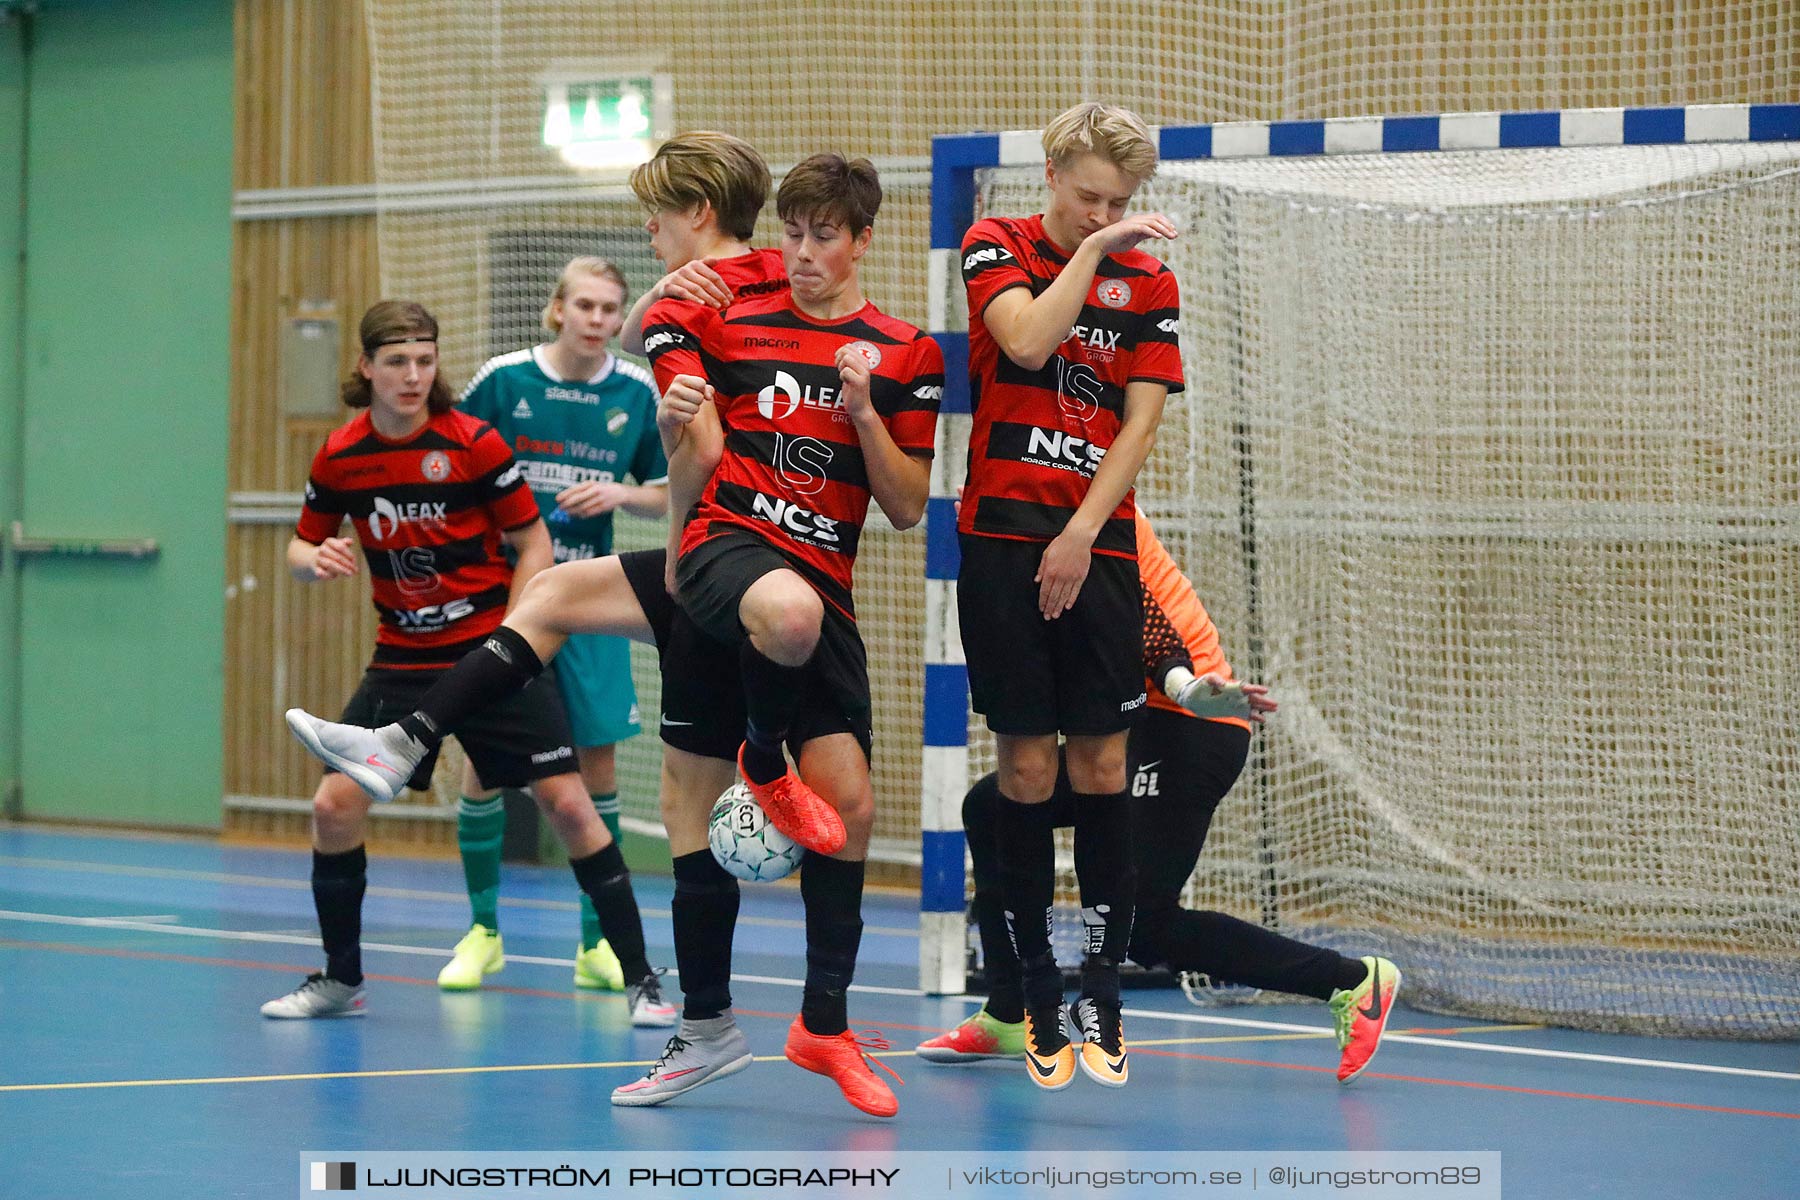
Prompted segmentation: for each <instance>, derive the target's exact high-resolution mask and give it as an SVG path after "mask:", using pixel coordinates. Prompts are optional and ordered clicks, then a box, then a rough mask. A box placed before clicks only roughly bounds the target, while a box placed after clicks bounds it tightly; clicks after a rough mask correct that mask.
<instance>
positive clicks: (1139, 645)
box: [956, 534, 1145, 737]
mask: <svg viewBox="0 0 1800 1200" xmlns="http://www.w3.org/2000/svg"><path fill="white" fill-rule="evenodd" d="M961 541H962V570H961V571H960V572H959V574H958V575H957V579H956V604H957V611H958V616H959V620H960V622H961V625H962V644H963V656H964V659H965V660H966V661H967V663H968V667H969V699H970V701H971V703H972V704H973V705H974V708H975V711H976V712H978V713H981V714H982V715H983V716H985V717H986V718H987V724H988V728H989V729H991V730H993V731H994V732H995V733H1003V734H1008V735H1012V736H1018V737H1029V736H1034V735H1042V734H1048V733H1064V734H1076V735H1086V736H1100V735H1105V734H1111V733H1119V732H1122V731H1124V730H1126V729H1129V728H1131V724H1132V722H1133V720H1134V719H1136V717H1137V715H1138V712H1139V710H1140V709H1142V708H1143V706H1144V700H1145V695H1144V600H1143V589H1142V585H1141V584H1140V583H1139V581H1138V567H1137V563H1136V562H1134V561H1132V560H1131V559H1126V558H1118V557H1115V556H1113V555H1110V554H1096V555H1094V556H1093V563H1092V565H1091V566H1090V567H1089V569H1088V575H1087V580H1086V581H1085V582H1084V583H1083V584H1082V585H1081V592H1080V594H1079V595H1078V596H1076V598H1075V606H1074V607H1073V608H1071V609H1069V611H1067V612H1065V613H1063V614H1062V616H1060V617H1058V618H1057V619H1056V620H1054V621H1046V620H1044V615H1043V613H1042V612H1040V611H1039V609H1038V585H1037V584H1036V583H1035V582H1034V581H1033V579H1032V577H1033V576H1034V575H1036V574H1037V569H1038V562H1039V560H1040V559H1042V558H1043V557H1044V550H1045V548H1046V543H1044V542H1025V541H1019V540H1017V539H1014V538H995V537H978V536H973V535H970V534H963V535H961Z"/></svg>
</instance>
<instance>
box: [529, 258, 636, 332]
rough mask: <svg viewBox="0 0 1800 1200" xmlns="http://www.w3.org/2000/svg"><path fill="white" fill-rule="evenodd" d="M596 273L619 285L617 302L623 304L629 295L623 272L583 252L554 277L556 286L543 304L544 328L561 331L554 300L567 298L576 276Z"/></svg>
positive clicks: (609, 263)
mask: <svg viewBox="0 0 1800 1200" xmlns="http://www.w3.org/2000/svg"><path fill="white" fill-rule="evenodd" d="M581 275H597V276H599V277H600V278H601V279H610V280H612V281H613V282H614V283H616V284H618V285H619V302H620V303H621V304H623V303H624V302H625V301H626V300H627V299H629V298H630V295H631V287H630V285H629V284H627V283H626V282H625V272H623V271H621V270H619V268H617V267H615V266H613V265H612V263H611V262H609V261H607V260H606V259H604V258H600V257H598V256H596V255H593V254H583V255H580V256H579V257H576V258H571V259H570V260H569V261H568V264H567V265H566V266H564V267H563V269H562V274H561V275H558V276H557V277H556V287H555V288H554V289H553V290H552V291H551V293H550V299H549V301H548V302H546V303H545V305H544V313H543V322H544V328H545V329H548V330H549V331H550V332H551V333H561V332H562V320H561V318H559V317H558V316H557V315H556V302H557V301H558V300H567V299H568V298H569V286H570V285H571V284H573V283H574V282H575V280H576V277H577V276H581Z"/></svg>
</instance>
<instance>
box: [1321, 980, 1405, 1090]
mask: <svg viewBox="0 0 1800 1200" xmlns="http://www.w3.org/2000/svg"><path fill="white" fill-rule="evenodd" d="M1363 965H1364V966H1365V967H1367V968H1368V969H1369V973H1368V974H1367V975H1365V976H1364V977H1363V981H1362V982H1361V983H1359V984H1357V985H1356V986H1355V987H1353V988H1350V989H1348V990H1345V989H1342V988H1340V989H1339V990H1337V991H1335V992H1333V993H1332V994H1331V1015H1332V1017H1333V1019H1334V1022H1335V1024H1336V1025H1337V1038H1338V1049H1339V1050H1342V1051H1343V1052H1344V1053H1343V1057H1342V1058H1341V1059H1339V1061H1338V1070H1337V1077H1338V1082H1339V1083H1349V1082H1350V1081H1351V1080H1352V1079H1355V1078H1356V1077H1357V1076H1358V1075H1361V1074H1362V1073H1363V1071H1364V1069H1365V1068H1367V1067H1368V1065H1369V1060H1370V1059H1372V1058H1374V1057H1375V1051H1377V1050H1379V1049H1381V1035H1382V1034H1384V1033H1386V1032H1387V1026H1388V1018H1389V1017H1391V1016H1393V1015H1394V997H1395V996H1397V995H1398V994H1399V992H1400V968H1399V967H1396V966H1395V965H1394V964H1393V963H1391V962H1389V961H1388V960H1387V959H1385V958H1375V957H1373V956H1371V955H1364V956H1363Z"/></svg>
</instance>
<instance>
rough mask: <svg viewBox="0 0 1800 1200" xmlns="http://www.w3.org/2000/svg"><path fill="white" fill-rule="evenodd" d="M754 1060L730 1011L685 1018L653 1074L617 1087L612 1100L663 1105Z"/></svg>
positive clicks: (630, 1105) (635, 1105)
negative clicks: (699, 1017) (697, 1017)
mask: <svg viewBox="0 0 1800 1200" xmlns="http://www.w3.org/2000/svg"><path fill="white" fill-rule="evenodd" d="M752 1061H753V1056H752V1055H751V1053H750V1042H749V1040H748V1039H746V1038H745V1037H744V1031H743V1030H741V1029H739V1028H738V1027H737V1021H736V1020H735V1019H733V1017H732V1015H731V1014H730V1013H726V1014H725V1015H723V1016H719V1017H711V1018H709V1019H707V1020H704V1021H688V1020H683V1021H682V1022H681V1029H680V1030H679V1031H678V1032H677V1033H676V1034H675V1036H674V1037H672V1038H670V1039H669V1044H668V1045H667V1046H666V1047H664V1048H663V1053H662V1057H661V1058H659V1059H657V1060H656V1065H655V1066H653V1067H651V1068H650V1073H649V1074H647V1075H645V1076H644V1077H643V1078H642V1079H640V1080H638V1081H637V1082H635V1083H628V1084H626V1085H625V1086H624V1087H620V1088H614V1089H613V1094H612V1102H613V1103H614V1104H617V1105H619V1106H620V1107H622V1108H645V1107H648V1106H650V1105H652V1104H661V1103H663V1102H664V1101H666V1100H673V1099H674V1098H675V1097H677V1096H679V1095H681V1094H682V1093H683V1092H691V1091H693V1090H694V1089H695V1088H697V1087H699V1086H700V1085H701V1084H703V1083H711V1082H712V1081H713V1080H715V1079H723V1078H725V1077H726V1076H727V1075H736V1074H737V1073H738V1072H739V1071H741V1070H743V1069H744V1068H745V1067H747V1066H749V1065H750V1063H751V1062H752Z"/></svg>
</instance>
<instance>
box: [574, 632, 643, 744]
mask: <svg viewBox="0 0 1800 1200" xmlns="http://www.w3.org/2000/svg"><path fill="white" fill-rule="evenodd" d="M556 683H557V686H558V687H559V688H560V689H561V691H562V697H563V707H564V708H565V709H567V710H568V714H569V727H570V731H571V732H572V733H573V734H574V736H575V744H576V745H577V746H611V745H613V744H614V743H616V742H622V741H624V740H625V739H626V738H628V737H634V736H636V735H637V734H638V733H639V732H640V730H639V726H638V702H637V689H636V688H634V687H632V686H631V643H630V642H628V641H626V640H625V639H624V638H618V637H609V636H607V635H605V634H598V633H578V634H574V635H572V636H571V637H570V638H569V640H568V641H567V642H565V643H564V644H563V648H562V650H561V651H560V652H559V653H558V654H557V656H556Z"/></svg>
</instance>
